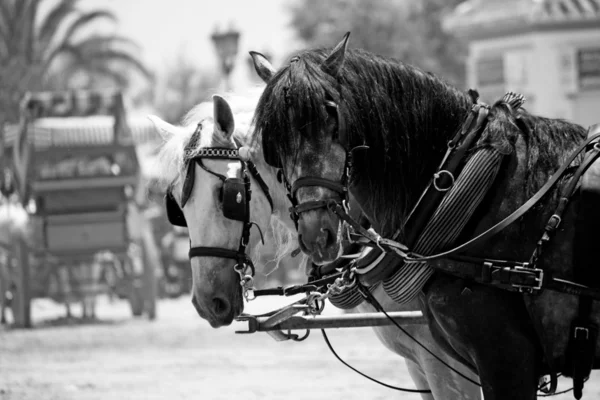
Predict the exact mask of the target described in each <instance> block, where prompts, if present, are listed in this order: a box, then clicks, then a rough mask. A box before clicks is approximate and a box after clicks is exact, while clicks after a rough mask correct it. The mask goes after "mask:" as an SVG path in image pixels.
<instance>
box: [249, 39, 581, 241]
mask: <svg viewBox="0 0 600 400" xmlns="http://www.w3.org/2000/svg"><path fill="white" fill-rule="evenodd" d="M330 52H331V51H330V50H325V49H313V50H306V51H303V52H301V53H299V54H298V55H297V56H296V57H293V58H292V59H291V61H290V63H289V64H288V65H286V66H284V67H283V68H282V69H280V70H279V71H278V72H277V73H276V74H275V75H274V76H273V77H272V78H271V80H270V82H269V84H268V85H267V87H266V88H265V90H264V92H263V95H262V96H261V98H260V100H259V102H258V105H257V109H256V112H255V116H254V122H255V139H258V138H260V139H261V140H262V142H263V143H265V142H266V141H268V143H269V145H270V146H272V147H271V148H272V150H273V151H276V152H277V153H278V154H280V155H281V156H282V158H284V159H287V160H292V161H293V162H296V160H297V158H296V157H297V156H298V154H295V152H296V151H297V149H301V148H302V147H303V143H304V142H308V141H311V140H318V135H321V134H322V132H324V131H326V128H327V126H326V123H327V121H328V119H327V110H326V108H325V104H326V102H327V101H334V102H336V103H337V104H338V106H339V110H338V115H339V116H340V117H341V118H343V119H344V122H345V127H346V132H345V143H343V145H344V146H345V148H346V149H347V150H350V149H352V148H354V147H356V146H359V145H363V144H366V145H368V146H369V149H368V150H366V151H357V152H355V153H354V169H353V171H352V173H351V175H352V179H353V181H352V184H353V185H354V187H357V186H358V185H360V188H361V190H360V192H361V193H365V194H367V196H368V197H367V198H366V199H365V202H364V204H365V206H366V207H367V208H368V209H370V210H371V212H372V215H369V217H370V218H372V219H374V220H375V221H378V222H380V223H381V226H380V227H379V229H380V232H382V234H384V235H386V234H387V235H389V234H391V233H392V232H394V231H395V230H396V229H398V228H401V227H402V226H403V223H404V222H405V221H406V219H407V217H408V213H409V212H410V209H411V208H412V206H413V205H414V204H415V203H416V201H417V199H418V197H419V196H420V194H421V193H422V191H423V190H424V188H425V186H426V185H427V184H428V182H429V181H430V179H431V176H432V174H433V172H434V171H435V168H436V167H437V165H438V164H439V162H440V161H441V159H442V156H443V154H444V153H445V151H446V149H447V141H448V138H449V137H451V135H453V134H454V133H455V132H456V131H457V129H459V127H460V126H461V124H462V123H463V121H464V120H465V118H466V116H467V113H468V112H469V110H470V108H471V106H472V104H473V101H474V99H473V98H472V96H470V94H469V93H467V92H463V91H459V90H458V89H456V88H454V87H452V86H451V85H449V84H448V83H446V82H445V81H443V80H442V79H440V78H438V77H436V76H435V75H433V74H431V73H428V72H424V71H422V70H420V69H419V68H416V67H413V66H410V65H408V64H405V63H403V62H401V61H398V60H395V59H392V58H384V57H381V56H377V55H375V54H372V53H369V52H367V51H364V50H361V49H350V50H347V51H346V54H345V59H344V64H343V66H342V68H341V70H340V72H339V73H338V75H337V78H334V77H332V76H331V75H329V74H328V73H326V72H325V71H324V70H323V69H322V68H321V64H322V63H323V61H324V60H325V59H326V57H327V56H328V55H329V54H330ZM507 107H508V106H507V105H506V104H505V103H503V102H502V101H499V102H497V103H496V104H494V105H493V106H492V107H491V110H490V114H489V117H488V120H489V123H488V125H487V127H486V129H485V131H484V132H483V135H482V137H481V138H480V140H479V141H478V143H477V146H479V147H481V146H493V147H496V148H498V149H504V151H506V150H507V149H506V145H507V144H514V143H515V140H516V138H517V136H519V135H521V136H523V138H524V140H525V143H526V145H527V149H528V150H527V151H528V161H527V162H528V167H529V168H530V169H529V171H530V176H529V177H528V179H527V184H526V185H527V187H526V188H524V189H527V191H528V192H531V191H532V190H535V188H537V187H538V186H540V182H541V181H542V180H544V179H546V178H547V177H546V176H545V175H544V176H542V175H543V174H540V173H538V172H537V171H542V170H545V168H547V167H548V166H549V165H552V166H553V167H557V166H558V165H559V164H560V162H561V160H562V159H564V158H566V155H565V154H564V153H565V151H566V149H568V148H571V147H573V143H575V142H577V141H578V139H579V138H581V137H582V136H583V135H584V133H585V131H584V130H583V128H581V127H579V126H577V125H575V124H572V123H569V122H567V121H564V120H555V119H549V118H543V117H537V116H533V115H531V114H529V113H528V112H527V111H526V110H523V109H520V110H518V112H513V111H514V110H511V109H509V108H507ZM282 133H287V134H288V135H287V136H286V135H283V134H282ZM291 133H293V134H291ZM340 139H342V137H340Z"/></svg>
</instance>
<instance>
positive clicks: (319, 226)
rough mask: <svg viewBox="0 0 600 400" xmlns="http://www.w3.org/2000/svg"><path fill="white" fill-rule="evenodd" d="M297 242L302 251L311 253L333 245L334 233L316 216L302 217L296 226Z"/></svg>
mask: <svg viewBox="0 0 600 400" xmlns="http://www.w3.org/2000/svg"><path fill="white" fill-rule="evenodd" d="M298 240H299V242H300V247H301V249H302V250H307V251H308V252H311V253H312V252H314V251H317V250H325V249H326V248H328V247H329V246H331V245H333V243H334V241H335V233H334V232H333V229H332V228H331V227H330V226H329V225H328V224H324V223H323V222H322V221H321V219H320V218H319V216H318V215H304V216H303V217H302V218H301V220H300V222H299V224H298Z"/></svg>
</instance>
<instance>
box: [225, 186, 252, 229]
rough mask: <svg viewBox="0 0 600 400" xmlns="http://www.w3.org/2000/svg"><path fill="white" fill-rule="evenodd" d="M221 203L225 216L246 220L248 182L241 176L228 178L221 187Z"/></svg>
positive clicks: (235, 219) (236, 219)
mask: <svg viewBox="0 0 600 400" xmlns="http://www.w3.org/2000/svg"><path fill="white" fill-rule="evenodd" d="M221 203H222V206H223V215H224V216H225V218H228V219H232V220H234V221H242V222H244V221H246V215H247V214H246V210H247V204H246V203H247V199H246V184H245V182H244V180H243V179H240V178H227V179H225V181H224V182H223V188H222V189H221Z"/></svg>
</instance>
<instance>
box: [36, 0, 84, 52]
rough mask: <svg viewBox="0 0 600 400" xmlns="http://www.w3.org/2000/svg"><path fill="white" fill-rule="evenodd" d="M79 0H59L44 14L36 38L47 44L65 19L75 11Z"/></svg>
mask: <svg viewBox="0 0 600 400" xmlns="http://www.w3.org/2000/svg"><path fill="white" fill-rule="evenodd" d="M78 1H79V0H61V1H60V2H59V3H57V4H56V5H55V6H54V7H53V8H52V9H51V10H50V11H49V12H48V14H47V15H46V17H45V18H44V20H43V21H42V23H41V25H40V28H39V30H38V35H37V40H38V41H39V42H40V43H43V44H48V43H50V42H51V41H52V39H53V38H54V36H55V35H56V33H57V31H58V30H59V29H60V27H61V25H62V24H63V23H64V21H65V19H66V18H68V17H69V16H71V15H72V14H73V13H74V12H76V11H77V7H76V5H77V2H78Z"/></svg>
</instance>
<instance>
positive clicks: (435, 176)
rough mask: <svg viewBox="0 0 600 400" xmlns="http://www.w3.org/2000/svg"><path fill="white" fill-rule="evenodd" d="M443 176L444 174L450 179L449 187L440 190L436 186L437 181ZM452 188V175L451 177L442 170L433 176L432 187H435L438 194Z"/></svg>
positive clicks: (450, 174)
mask: <svg viewBox="0 0 600 400" xmlns="http://www.w3.org/2000/svg"><path fill="white" fill-rule="evenodd" d="M443 174H446V175H448V176H449V177H450V186H448V187H447V188H440V187H439V186H438V185H437V180H438V179H440V178H441V176H442V175H443ZM452 186H454V175H452V172H450V171H448V170H445V169H443V170H441V171H438V172H436V173H435V174H433V187H435V189H436V190H437V191H438V192H447V191H448V190H450V189H452Z"/></svg>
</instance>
